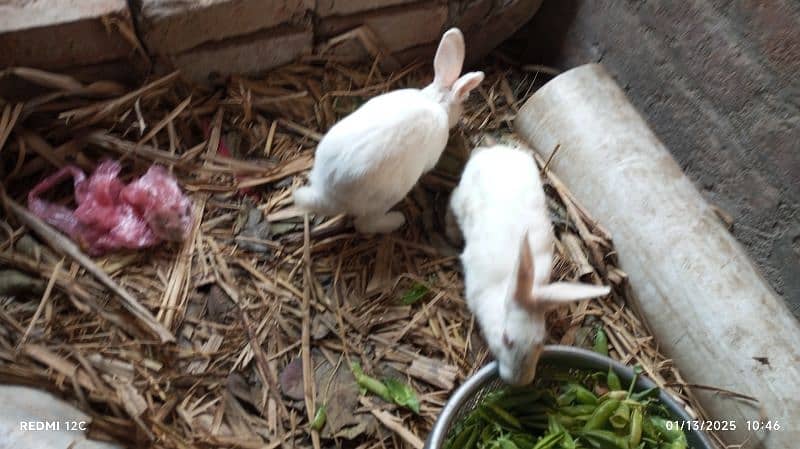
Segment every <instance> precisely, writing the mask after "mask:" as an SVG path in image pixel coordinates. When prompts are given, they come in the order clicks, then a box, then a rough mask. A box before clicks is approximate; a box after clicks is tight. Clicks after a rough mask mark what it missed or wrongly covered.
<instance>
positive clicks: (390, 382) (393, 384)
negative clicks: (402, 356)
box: [384, 379, 419, 415]
mask: <svg viewBox="0 0 800 449" xmlns="http://www.w3.org/2000/svg"><path fill="white" fill-rule="evenodd" d="M384 383H385V384H386V388H387V390H388V391H389V397H390V398H391V399H392V402H394V403H395V404H397V405H401V406H403V407H407V408H408V409H409V410H411V411H412V412H414V413H416V414H418V415H419V399H418V398H417V394H416V393H415V392H414V390H413V389H412V388H411V387H410V386H409V385H407V384H404V383H402V382H400V381H399V380H397V379H386V381H385V382H384Z"/></svg>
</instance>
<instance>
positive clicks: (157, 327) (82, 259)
mask: <svg viewBox="0 0 800 449" xmlns="http://www.w3.org/2000/svg"><path fill="white" fill-rule="evenodd" d="M1 193H2V196H3V202H4V203H5V204H6V206H7V207H8V208H10V209H11V210H12V211H13V212H14V213H15V214H16V215H17V217H18V218H19V219H20V220H21V221H22V222H23V223H24V224H25V225H26V226H28V227H30V228H31V229H32V230H33V231H34V232H35V233H37V234H38V235H39V236H40V237H41V238H42V239H44V241H46V242H47V243H48V244H49V245H50V246H51V247H53V248H54V249H56V250H58V251H60V252H62V253H64V254H66V255H68V256H70V257H72V258H73V259H75V261H76V262H78V263H79V264H80V265H81V266H83V268H85V269H86V271H88V272H89V273H91V274H92V275H94V277H96V278H97V280H98V281H100V283H101V284H103V285H105V286H106V287H108V289H109V290H111V291H112V292H114V293H115V294H116V295H117V297H118V298H119V299H120V300H121V301H120V303H121V304H122V306H123V307H124V308H125V309H126V310H128V312H130V313H131V314H132V315H133V316H135V317H136V318H138V319H139V320H140V321H141V322H142V324H144V325H145V327H146V328H147V329H148V330H150V332H151V333H152V334H153V335H155V336H157V337H158V339H159V340H160V341H161V342H162V343H167V342H173V341H175V337H174V336H173V335H172V333H170V331H169V330H167V328H166V327H164V326H163V325H161V323H159V322H158V320H156V319H155V317H154V316H153V315H152V314H151V313H150V311H148V310H147V309H145V308H144V307H143V306H142V305H141V304H139V302H138V301H137V300H136V298H134V297H133V295H131V294H130V293H129V292H128V291H127V290H125V289H124V288H122V287H121V286H120V285H119V284H117V283H116V282H115V281H114V280H113V279H111V276H109V275H108V274H107V273H106V272H105V271H103V269H102V268H100V267H98V266H97V264H95V263H94V262H93V261H92V259H90V258H89V257H88V256H87V255H86V254H84V253H83V251H81V250H80V248H78V246H77V245H75V243H73V242H72V241H71V240H69V239H68V238H66V237H64V236H63V235H62V234H60V233H59V232H58V231H56V230H55V229H53V228H52V227H50V225H48V224H47V223H45V222H44V221H42V220H41V219H39V217H37V216H35V215H33V214H32V213H30V212H28V210H27V209H25V208H24V207H22V206H21V205H19V204H18V203H17V202H16V201H14V200H12V199H11V198H9V197H8V196H7V195H6V192H5V191H2V192H1Z"/></svg>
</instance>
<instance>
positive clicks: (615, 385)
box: [606, 366, 622, 390]
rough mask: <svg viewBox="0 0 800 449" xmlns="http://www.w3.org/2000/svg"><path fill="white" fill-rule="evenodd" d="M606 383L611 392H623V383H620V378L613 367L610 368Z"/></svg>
mask: <svg viewBox="0 0 800 449" xmlns="http://www.w3.org/2000/svg"><path fill="white" fill-rule="evenodd" d="M606 383H607V384H608V389H609V390H622V382H620V381H619V376H617V373H615V372H614V370H613V369H611V367H610V366H609V367H608V375H607V376H606Z"/></svg>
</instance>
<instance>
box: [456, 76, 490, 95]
mask: <svg viewBox="0 0 800 449" xmlns="http://www.w3.org/2000/svg"><path fill="white" fill-rule="evenodd" d="M483 77H484V75H483V72H469V73H467V74H466V75H464V76H462V77H461V78H459V79H457V80H456V82H455V84H453V97H454V98H455V99H456V101H464V100H466V99H467V97H468V96H469V93H470V92H472V89H475V88H476V87H478V86H479V85H480V84H481V82H482V81H483Z"/></svg>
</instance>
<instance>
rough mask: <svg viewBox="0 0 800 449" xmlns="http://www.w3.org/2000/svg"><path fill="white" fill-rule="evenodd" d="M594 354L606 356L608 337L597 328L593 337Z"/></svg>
mask: <svg viewBox="0 0 800 449" xmlns="http://www.w3.org/2000/svg"><path fill="white" fill-rule="evenodd" d="M594 352H597V353H599V354H603V355H604V356H608V336H607V335H606V331H604V330H603V328H602V327H598V328H597V333H596V334H595V336H594Z"/></svg>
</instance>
